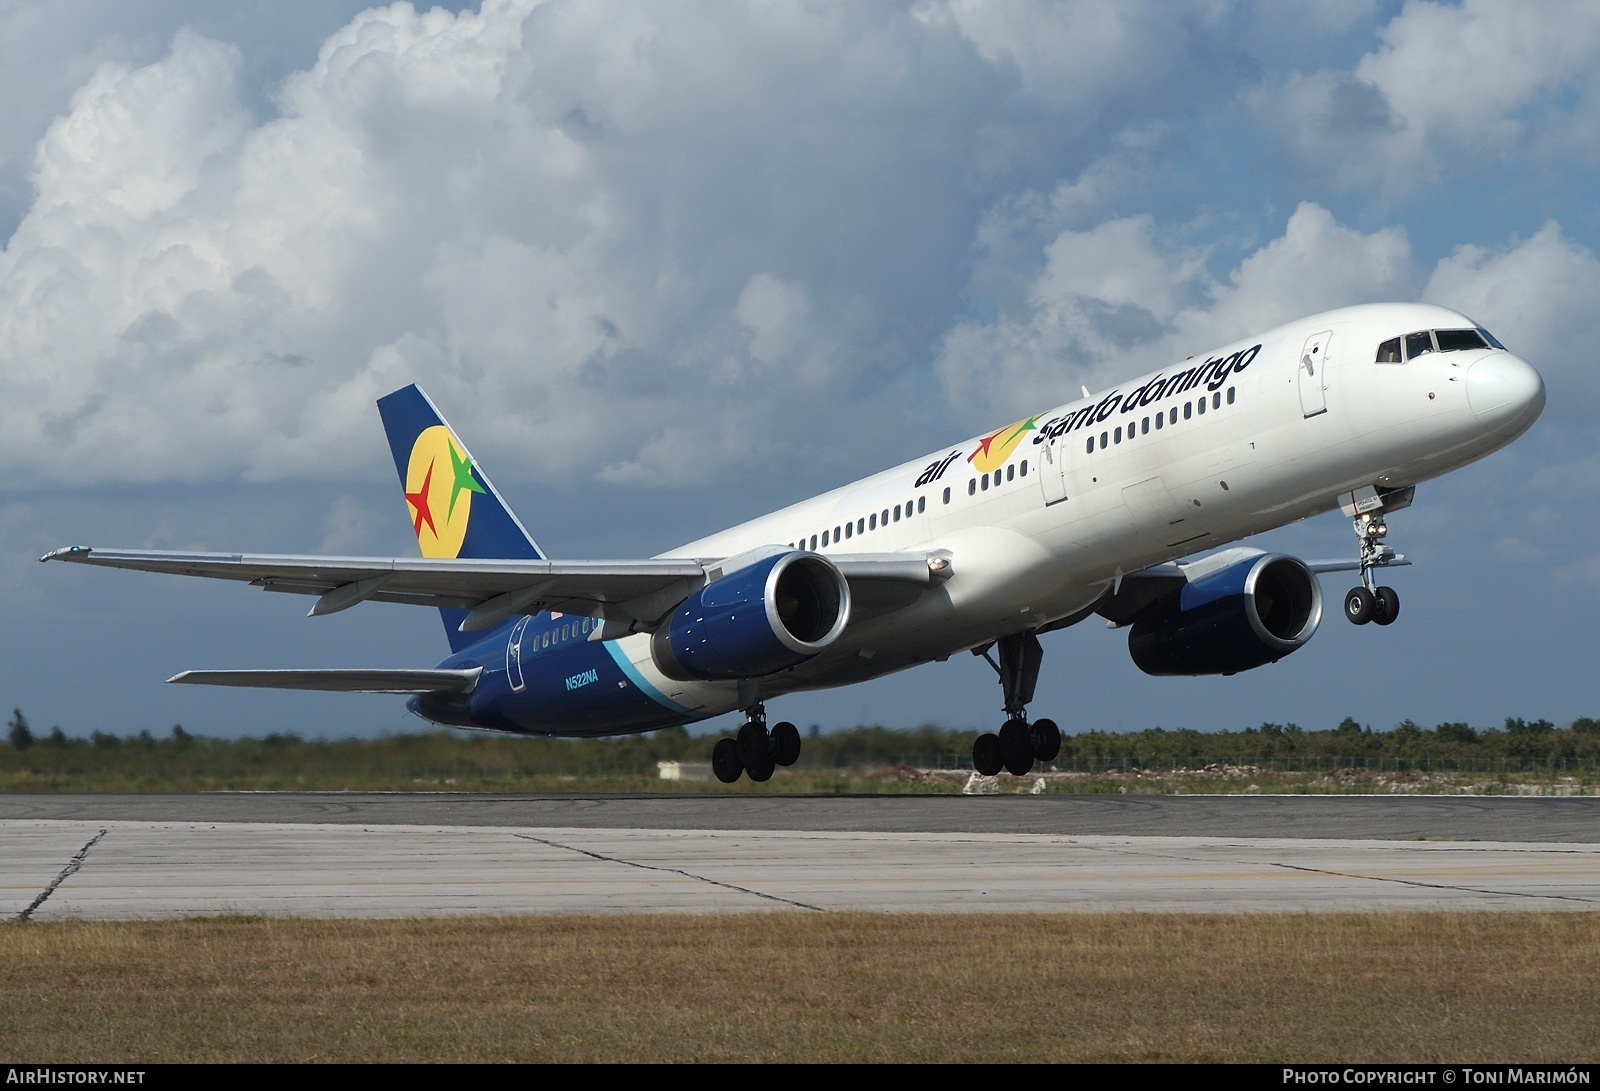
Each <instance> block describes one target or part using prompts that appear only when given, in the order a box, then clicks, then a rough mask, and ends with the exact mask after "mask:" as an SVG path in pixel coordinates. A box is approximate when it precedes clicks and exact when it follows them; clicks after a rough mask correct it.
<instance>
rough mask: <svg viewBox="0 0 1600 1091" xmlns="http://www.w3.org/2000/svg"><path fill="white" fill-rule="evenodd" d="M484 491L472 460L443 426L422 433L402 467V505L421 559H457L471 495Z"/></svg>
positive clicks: (469, 512) (464, 533)
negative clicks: (414, 536) (403, 503)
mask: <svg viewBox="0 0 1600 1091" xmlns="http://www.w3.org/2000/svg"><path fill="white" fill-rule="evenodd" d="M482 491H483V489H482V486H480V485H478V483H477V482H476V481H475V480H474V479H473V476H472V460H471V459H470V458H468V457H467V454H466V452H465V451H463V450H462V449H461V445H460V444H458V443H457V442H456V440H455V437H454V436H452V435H451V434H450V429H448V428H446V427H445V426H444V425H442V424H436V425H434V426H433V427H431V428H425V429H423V431H422V434H421V435H419V436H417V441H416V442H415V443H413V444H412V445H411V461H410V463H409V464H408V465H407V466H406V505H407V508H408V509H409V512H410V515H411V525H412V529H414V530H415V531H416V534H417V547H418V548H419V549H421V550H422V555H423V556H424V557H456V556H459V555H460V553H461V543H462V542H463V541H464V540H465V539H466V536H467V522H468V520H469V519H470V518H471V515H472V494H473V493H475V492H482Z"/></svg>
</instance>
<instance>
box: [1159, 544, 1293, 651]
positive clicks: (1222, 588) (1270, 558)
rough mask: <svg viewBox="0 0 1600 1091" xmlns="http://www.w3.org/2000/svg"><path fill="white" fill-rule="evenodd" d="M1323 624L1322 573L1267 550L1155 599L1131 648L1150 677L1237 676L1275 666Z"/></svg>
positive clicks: (1291, 558)
mask: <svg viewBox="0 0 1600 1091" xmlns="http://www.w3.org/2000/svg"><path fill="white" fill-rule="evenodd" d="M1321 621H1322V587H1321V585H1319V584H1318V583H1317V577H1316V576H1315V575H1314V574H1313V573H1312V572H1311V570H1310V569H1309V568H1307V567H1306V566H1305V564H1304V562H1302V561H1299V560H1296V559H1295V558H1293V557H1287V556H1284V555H1283V554H1281V553H1263V554H1261V555H1259V556H1255V557H1250V558H1248V559H1246V560H1243V561H1240V562H1238V563H1237V564H1232V565H1229V566H1228V567H1226V568H1221V569H1218V570H1217V571H1215V572H1210V573H1207V574H1206V575H1204V576H1200V577H1198V578H1196V579H1195V580H1193V581H1191V582H1189V583H1187V584H1185V585H1184V586H1183V588H1182V589H1181V590H1179V591H1177V592H1176V593H1175V594H1172V595H1169V596H1167V597H1166V598H1164V599H1161V600H1159V601H1157V602H1156V603H1153V604H1152V605H1151V606H1150V607H1149V608H1148V609H1146V610H1145V611H1144V612H1143V613H1141V614H1140V615H1139V616H1138V618H1137V619H1135V621H1134V623H1133V626H1132V628H1131V630H1130V631H1129V633H1128V651H1129V653H1130V654H1131V655H1132V656H1133V661H1134V663H1135V664H1136V665H1137V666H1138V668H1139V669H1140V670H1142V671H1144V672H1145V673H1146V674H1157V675H1174V674H1236V673H1238V672H1239V671H1247V670H1250V669H1251V668H1252V667H1259V666H1262V665H1263V664H1266V663H1276V662H1277V661H1278V660H1280V659H1282V658H1283V657H1284V656H1286V655H1288V654H1289V653H1290V652H1292V651H1294V650H1295V649H1296V648H1298V647H1300V646H1301V645H1302V644H1304V643H1305V642H1306V641H1308V640H1310V639H1311V634H1312V633H1314V632H1316V631H1317V625H1318V623H1320V622H1321Z"/></svg>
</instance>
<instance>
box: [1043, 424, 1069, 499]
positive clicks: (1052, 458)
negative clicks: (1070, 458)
mask: <svg viewBox="0 0 1600 1091" xmlns="http://www.w3.org/2000/svg"><path fill="white" fill-rule="evenodd" d="M1063 438H1064V437H1063V436H1057V437H1056V438H1055V439H1053V440H1051V441H1050V442H1048V443H1045V444H1043V445H1041V447H1040V452H1039V487H1040V488H1041V489H1043V490H1044V502H1045V506H1046V507H1048V506H1049V505H1051V504H1055V503H1058V502H1059V501H1062V500H1065V499H1066V498H1067V445H1066V444H1065V443H1063V442H1062V439H1063Z"/></svg>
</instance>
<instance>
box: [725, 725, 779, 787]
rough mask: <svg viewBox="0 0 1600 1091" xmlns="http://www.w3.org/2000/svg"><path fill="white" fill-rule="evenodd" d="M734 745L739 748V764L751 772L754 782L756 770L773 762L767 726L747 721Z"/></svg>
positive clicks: (734, 739) (736, 737) (734, 740)
mask: <svg viewBox="0 0 1600 1091" xmlns="http://www.w3.org/2000/svg"><path fill="white" fill-rule="evenodd" d="M733 744H734V746H736V747H738V753H739V764H741V765H743V766H744V767H745V768H746V769H748V770H750V772H751V777H750V779H751V780H754V779H755V770H756V769H757V768H759V767H760V766H762V765H763V764H766V763H767V762H769V761H770V760H771V750H772V746H771V742H770V740H769V739H768V738H767V728H766V725H765V724H761V723H758V722H757V721H755V720H746V721H745V722H744V726H743V727H741V728H740V729H739V733H738V734H737V735H735V736H734V737H733ZM769 775H770V774H769Z"/></svg>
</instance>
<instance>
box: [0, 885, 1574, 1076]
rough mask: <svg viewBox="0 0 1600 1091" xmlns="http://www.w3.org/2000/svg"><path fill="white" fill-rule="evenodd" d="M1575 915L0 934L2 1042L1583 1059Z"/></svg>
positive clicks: (546, 1052)
mask: <svg viewBox="0 0 1600 1091" xmlns="http://www.w3.org/2000/svg"><path fill="white" fill-rule="evenodd" d="M1595 923H1596V922H1595V918H1594V916H1593V915H1590V914H1541V913H1516V914H1488V913H1464V914H1437V913H1430V914H1420V913H1419V914H1412V913H1393V914H1382V915H1377V914H1365V915H1357V914H1348V915H1336V914H1315V915H1271V914H1259V915H1229V916H1221V915H1217V916H1210V915H1165V914H1084V915H1071V916H1043V915H1005V916H999V915H988V916H978V915H939V916H913V915H905V916H881V915H869V914H826V915H823V914H788V913H766V914H750V915H743V916H704V917H702V916H687V915H685V916H609V917H530V918H463V919H450V920H407V921H399V920H392V921H367V920H362V921H314V920H284V919H260V918H254V917H228V918H211V919H204V920H190V921H185V922H178V923H152V922H134V923H89V922H62V923H44V924H12V925H7V926H4V927H0V1043H3V1046H4V1054H5V1056H6V1057H7V1059H9V1060H16V1061H27V1062H30V1063H32V1062H44V1061H61V1062H70V1061H78V1062H119V1063H138V1062H155V1061H306V1060H329V1061H334V1060H337V1061H477V1060H484V1061H489V1060H494V1061H512V1060H515V1061H618V1060H625V1061H694V1060H733V1061H796V1060H809V1061H854V1060H866V1061H968V1062H985V1061H1078V1060H1109V1061H1266V1062H1284V1061H1303V1062H1321V1061H1343V1062H1352V1061H1415V1062H1422V1061H1446V1062H1452V1063H1479V1062H1481V1063H1488V1062H1504V1061H1554V1062H1560V1063H1571V1062H1583V1061H1591V1062H1592V1061H1594V1060H1595V1059H1597V1057H1600V1021H1597V1020H1595V1019H1594V1012H1595V1010H1596V1008H1597V1002H1600V930H1597V929H1596V927H1595Z"/></svg>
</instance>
